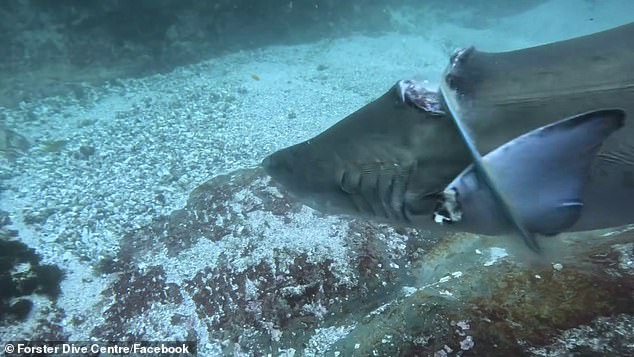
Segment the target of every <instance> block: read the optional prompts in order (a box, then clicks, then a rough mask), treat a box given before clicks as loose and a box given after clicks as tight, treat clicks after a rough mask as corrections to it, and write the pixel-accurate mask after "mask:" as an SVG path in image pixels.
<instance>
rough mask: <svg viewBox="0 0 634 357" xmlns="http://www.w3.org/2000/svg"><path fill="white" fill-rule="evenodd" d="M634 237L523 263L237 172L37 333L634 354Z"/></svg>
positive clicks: (273, 346)
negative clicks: (335, 213) (361, 216)
mask: <svg viewBox="0 0 634 357" xmlns="http://www.w3.org/2000/svg"><path fill="white" fill-rule="evenodd" d="M615 237H616V238H615ZM585 239H587V237H586V238H585ZM633 239H634V238H633V236H632V233H630V232H627V231H625V232H622V233H618V234H615V235H613V236H611V238H610V239H607V238H606V240H605V241H604V243H601V242H599V243H595V244H592V245H589V246H588V248H587V249H586V248H577V254H583V255H577V256H576V257H574V258H573V259H569V260H566V259H563V258H562V260H561V263H557V264H555V265H552V266H551V265H546V266H538V267H527V266H525V265H522V264H518V263H517V262H515V261H514V260H513V259H512V257H511V256H510V255H507V253H501V252H503V250H502V249H500V248H497V247H495V246H491V245H487V244H486V243H484V242H483V241H481V240H480V239H478V238H476V237H474V236H470V235H448V236H444V237H439V236H434V235H431V234H426V233H425V232H420V231H415V230H411V229H400V228H399V229H397V228H393V227H389V226H385V225H377V224H373V223H368V222H362V221H354V220H349V219H346V218H341V217H330V216H323V215H321V214H319V213H318V212H315V211H313V210H310V209H308V208H306V207H303V206H301V205H299V204H298V203H296V202H294V201H293V200H292V199H289V198H288V197H287V195H286V194H285V193H284V192H283V191H281V189H280V188H278V187H276V186H275V185H274V184H273V183H272V182H270V180H269V178H268V177H266V176H265V175H264V174H263V172H262V171H261V170H260V169H247V170H240V171H237V172H234V173H231V174H228V175H223V176H218V177H216V178H214V179H212V180H210V181H209V182H207V183H205V184H203V185H201V186H200V187H198V188H197V189H196V190H195V191H194V192H192V193H191V195H190V198H189V201H188V203H187V205H186V206H185V207H184V208H182V209H180V210H176V211H174V212H172V213H171V214H170V215H168V216H163V217H160V218H158V219H156V220H155V221H154V222H153V223H152V224H150V225H147V226H145V227H141V228H139V229H136V230H133V231H131V232H130V233H129V234H128V235H126V236H125V237H123V238H122V243H121V247H120V250H119V251H118V252H116V253H115V254H113V255H112V256H110V257H106V258H104V259H103V260H102V261H101V262H100V264H98V266H97V267H95V271H94V274H95V276H99V277H102V278H104V277H105V278H106V280H105V281H107V282H108V283H107V284H106V285H105V286H104V287H103V289H102V290H101V292H100V293H99V294H100V296H101V297H100V302H99V303H98V304H97V305H98V306H95V309H94V310H95V311H92V312H88V311H86V312H84V313H81V314H78V313H71V312H68V311H64V310H63V308H61V307H56V306H55V305H53V306H52V307H51V308H50V309H51V311H48V312H47V313H48V314H52V315H54V316H59V317H58V318H57V319H55V318H53V319H49V320H46V321H45V320H40V322H38V323H37V324H36V325H37V327H36V328H35V331H36V334H43V333H44V331H50V330H55V331H58V337H59V338H64V337H68V336H73V338H75V337H77V336H80V334H78V333H77V331H84V333H85V335H83V337H90V338H97V339H99V340H113V339H114V340H117V339H135V340H136V339H173V340H197V341H198V345H199V349H200V352H201V353H205V354H232V353H234V354H238V355H253V356H259V355H267V354H269V353H271V354H274V355H280V354H281V355H287V356H288V355H308V356H310V355H312V356H321V355H342V356H344V355H345V356H368V355H379V356H383V355H391V356H416V355H417V356H427V355H435V356H447V355H477V356H487V355H543V356H550V355H557V354H561V353H587V354H596V353H601V354H604V353H609V354H611V355H630V354H631V353H634V345H633V344H632V341H633V340H634V333H633V332H632V331H634V329H632V326H633V323H634V304H632V302H633V300H634V243H632V240H633ZM582 261H583V264H581V262H582ZM576 262H578V263H579V264H577V263H576ZM36 292H37V291H36ZM62 316H65V317H63V318H62ZM612 325H614V326H618V328H609V326H612Z"/></svg>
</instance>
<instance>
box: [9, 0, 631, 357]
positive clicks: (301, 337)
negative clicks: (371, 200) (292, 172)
mask: <svg viewBox="0 0 634 357" xmlns="http://www.w3.org/2000/svg"><path fill="white" fill-rule="evenodd" d="M309 3H310V4H309ZM136 4H137V5H129V4H128V5H125V4H121V3H117V2H112V3H108V2H103V3H101V4H100V5H95V4H91V5H87V4H86V3H83V2H75V1H65V2H63V3H62V2H60V3H52V2H39V1H33V2H18V1H10V2H6V3H4V4H2V5H0V20H1V21H0V22H1V23H2V25H1V26H2V27H0V29H2V30H3V31H2V33H3V35H0V43H2V44H3V47H4V49H5V51H3V52H4V53H5V56H2V57H4V59H1V58H0V71H1V72H2V73H1V75H0V77H1V78H0V106H1V110H0V153H2V158H0V213H1V214H0V226H1V227H0V244H2V246H1V248H0V269H1V270H0V286H2V288H0V294H1V298H0V341H1V342H2V343H3V344H5V343H6V342H8V341H15V340H32V341H87V340H93V341H108V340H117V341H140V340H152V341H160V340H170V341H175V340H177V341H196V345H197V347H198V353H199V354H200V355H204V356H218V355H240V356H241V355H245V356H249V355H254V356H259V355H269V354H270V355H273V356H304V355H305V356H335V355H338V356H369V355H379V356H395V355H403V356H410V355H419V356H428V355H433V356H444V355H452V356H453V355H474V356H483V355H537V356H557V355H580V354H585V355H604V354H605V355H631V354H633V353H634V333H633V332H632V331H634V315H633V313H634V311H633V309H632V306H634V305H633V304H632V302H633V301H632V300H633V299H634V298H633V296H634V295H633V292H634V238H632V237H633V236H632V235H631V233H630V231H629V227H621V228H619V229H618V230H614V229H610V230H603V231H594V232H588V233H583V234H567V235H564V236H562V237H558V238H557V239H556V240H554V241H552V242H547V243H546V244H545V246H544V250H545V251H546V253H547V254H545V256H544V257H543V258H542V259H533V258H532V256H531V255H530V254H529V253H527V252H526V250H525V247H523V246H522V245H521V242H520V241H519V240H517V241H515V240H514V239H516V238H513V239H510V238H509V239H506V240H505V239H504V237H502V238H497V239H496V238H490V237H480V236H475V235H470V234H466V233H464V234H463V233H452V234H449V233H445V234H439V233H432V232H428V231H425V230H416V229H413V228H403V227H400V226H398V225H390V224H383V223H378V222H376V221H374V220H371V219H370V220H367V219H354V218H350V217H348V216H343V215H328V214H324V213H321V212H319V211H315V210H313V209H311V208H309V207H306V206H303V205H302V204H301V203H300V201H299V200H297V199H296V198H294V197H293V195H290V194H288V192H286V190H285V188H284V187H282V186H280V185H279V184H276V183H275V182H273V181H272V180H271V179H270V178H269V177H268V176H267V175H266V174H265V173H264V172H263V170H262V169H261V167H260V162H261V161H262V159H263V158H264V157H266V156H267V155H269V154H271V153H272V152H274V151H276V150H279V149H282V148H285V147H288V146H290V145H293V144H295V143H298V142H301V141H303V140H307V139H309V138H312V137H314V136H316V135H318V134H319V133H321V132H323V131H324V130H326V129H327V128H329V127H330V126H332V125H333V124H335V123H337V122H338V121H340V120H341V119H343V118H344V117H346V116H347V115H349V114H350V113H352V112H354V111H355V110H357V109H359V108H361V107H363V106H364V105H366V104H368V103H370V102H372V101H374V100H375V99H377V98H378V97H380V96H381V95H383V94H384V93H385V92H386V91H388V90H389V89H390V88H391V87H392V86H393V85H394V83H395V82H396V81H398V80H401V79H414V80H417V81H421V82H422V83H425V86H427V87H428V88H431V89H435V88H437V86H438V84H439V81H440V80H441V74H442V73H443V71H444V69H445V68H446V66H447V64H448V63H449V57H450V55H451V54H452V53H453V52H454V50H455V49H457V48H461V47H468V46H471V45H474V46H476V48H477V49H478V50H483V51H510V50H516V49H521V48H526V47H531V46H536V45H540V44H544V43H549V42H554V41H560V40H564V39H568V38H573V37H577V36H582V35H587V34H591V33H595V32H598V31H603V30H607V29H610V28H613V27H616V26H619V25H623V24H627V23H630V22H632V20H633V19H634V16H633V15H632V14H634V12H633V11H632V10H634V9H633V7H634V5H633V4H631V3H630V2H629V1H617V0H613V1H580V0H579V1H572V0H568V1H526V2H522V4H521V5H511V3H510V2H493V1H490V2H479V3H478V4H473V2H467V1H453V2H448V3H446V2H442V3H441V2H433V1H421V2H413V1H412V2H394V1H392V2H388V1H373V2H372V3H371V4H369V3H366V2H360V1H357V2H350V3H346V4H344V5H341V4H337V3H335V2H330V1H312V2H302V1H293V2H289V1H284V2H273V3H270V4H269V5H267V6H263V5H262V4H260V3H256V2H251V3H250V2H247V1H242V2H229V1H216V2H209V3H206V4H196V3H194V2H191V3H190V2H182V3H179V4H180V5H179V4H176V3H175V2H169V1H160V2H154V3H152V2H137V3H136ZM579 75H580V76H583V75H584V73H583V72H581V73H580V74H579ZM350 135H355V133H350Z"/></svg>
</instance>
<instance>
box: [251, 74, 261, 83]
mask: <svg viewBox="0 0 634 357" xmlns="http://www.w3.org/2000/svg"><path fill="white" fill-rule="evenodd" d="M251 78H253V79H254V80H256V81H259V80H260V79H262V78H260V76H258V75H257V74H255V73H254V74H252V75H251Z"/></svg>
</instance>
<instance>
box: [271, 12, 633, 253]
mask: <svg viewBox="0 0 634 357" xmlns="http://www.w3.org/2000/svg"><path fill="white" fill-rule="evenodd" d="M632 114H634V24H628V25H624V26H621V27H617V28H614V29H611V30H607V31H603V32H599V33H595V34H592V35H588V36H583V37H579V38H574V39H570V40H566V41H560V42H556V43H551V44H546V45H542V46H537V47H533V48H527V49H521V50H517V51H511V52H503V53H486V52H480V51H477V50H476V49H474V48H468V49H464V50H460V51H457V52H456V53H455V54H454V55H453V56H452V57H451V58H450V64H449V66H448V67H447V69H446V71H445V73H443V75H442V79H441V81H440V88H439V89H438V90H430V89H426V88H424V87H423V86H422V85H421V84H420V83H417V82H415V81H411V80H402V81H399V82H397V83H396V85H395V86H393V87H392V88H391V89H390V90H389V91H388V92H387V93H385V94H384V95H382V96H381V97H379V98H378V99H377V100H375V101H373V102H371V103H369V104H367V105H366V106H364V107H363V108H361V109H359V110H358V111H356V112H355V113H352V114H351V115H349V116H348V117H346V118H344V119H343V120H341V121H340V122H338V123H337V124H335V125H334V126H332V127H331V128H329V129H327V130H326V131H324V132H323V133H321V134H319V135H317V136H316V137H314V138H312V139H309V140H307V141H305V142H302V143H299V144H296V145H293V146H291V147H288V148H285V149H282V150H279V151H277V152H275V153H273V154H271V155H270V156H268V157H267V158H265V159H264V161H263V166H264V168H265V170H266V172H267V173H268V174H269V175H270V176H271V177H272V178H273V179H274V180H275V181H277V182H278V183H279V184H281V185H282V186H284V187H285V188H286V189H287V190H288V191H289V192H290V193H291V194H292V195H294V196H295V197H297V198H298V199H299V200H300V201H302V202H303V203H305V204H307V205H308V206H311V207H313V208H315V209H317V210H320V211H323V212H326V213H332V214H345V215H352V216H357V217H365V218H369V219H373V220H377V221H381V222H387V223H391V224H399V225H407V226H413V227H420V228H426V229H432V228H433V229H441V230H442V229H450V230H458V231H467V232H473V233H482V234H493V235H496V234H502V233H506V232H508V231H509V230H511V231H514V232H517V233H519V234H520V235H521V236H522V238H523V239H524V241H525V242H526V243H527V245H528V246H529V247H530V248H531V249H533V250H535V251H539V249H540V248H539V245H538V244H537V241H536V240H535V239H534V235H535V234H539V235H554V234H557V233H559V232H576V231H587V230H594V229H600V228H610V227H618V226H622V225H627V224H631V223H634V124H628V119H627V118H628V117H630V116H632ZM632 120H634V119H632ZM502 172H507V174H503V173H502ZM509 172H510V173H511V174H508V173H509ZM536 197H538V198H539V199H536ZM439 227H440V228H439Z"/></svg>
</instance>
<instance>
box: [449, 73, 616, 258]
mask: <svg viewBox="0 0 634 357" xmlns="http://www.w3.org/2000/svg"><path fill="white" fill-rule="evenodd" d="M441 93H442V94H443V97H444V98H445V103H446V105H447V108H448V109H449V112H450V113H451V117H452V119H453V121H454V124H455V125H456V127H457V129H458V132H459V133H460V135H461V136H462V139H463V141H464V142H465V144H466V146H467V148H468V149H469V152H470V153H471V156H472V158H473V165H472V166H471V167H469V168H467V169H466V170H465V171H463V173H462V174H460V175H459V176H458V177H457V178H456V179H455V180H454V181H453V182H452V183H451V184H450V185H449V186H448V187H447V189H451V188H454V189H456V190H457V192H458V193H459V194H460V195H461V197H462V198H461V200H462V202H463V203H465V204H462V205H460V206H461V208H462V212H461V214H462V216H464V217H465V219H467V220H468V219H469V218H468V217H469V216H473V217H484V218H485V220H484V221H482V222H473V220H472V221H471V222H470V224H471V227H472V229H473V230H474V231H478V230H489V231H496V229H495V228H496V227H502V226H504V225H508V223H510V224H511V226H512V227H513V228H514V229H515V230H516V231H517V232H518V233H519V234H520V236H521V237H522V238H523V240H524V242H525V243H526V245H527V246H528V247H530V248H531V249H532V250H533V251H535V252H539V251H540V248H539V245H538V242H537V240H536V238H535V234H545V235H549V234H551V235H552V234H556V233H558V232H561V231H563V230H566V229H568V228H570V227H571V226H572V225H573V224H574V223H575V222H576V221H577V220H578V219H579V216H580V215H581V210H582V208H583V200H582V195H583V192H584V188H585V186H586V184H587V181H588V179H589V177H590V168H591V166H592V161H593V160H594V158H595V157H596V155H597V152H598V151H599V148H600V147H601V145H602V144H603V141H604V140H605V139H606V138H607V137H608V136H609V135H610V134H612V133H613V132H615V131H616V130H618V129H619V128H621V127H622V126H623V125H624V121H625V112H624V111H623V110H621V109H604V110H597V111H594V112H589V113H584V114H580V115H577V116H574V117H571V118H567V119H563V120H560V121H558V122H555V123H553V124H550V125H547V126H544V127H541V128H538V129H535V130H533V131H531V132H528V133H526V134H523V135H521V136H519V137H517V138H515V139H513V140H511V141H509V142H507V143H505V144H504V145H502V146H500V147H498V148H497V149H495V150H493V151H492V152H490V153H489V154H487V155H486V156H484V157H482V156H481V155H480V153H479V152H478V150H477V148H476V145H475V142H474V139H473V138H472V136H471V135H470V133H469V131H468V130H467V127H466V126H465V123H463V121H462V120H461V113H460V108H459V106H458V105H457V103H456V101H455V97H454V96H452V95H451V94H449V95H446V94H448V93H449V90H448V89H447V88H446V84H445V85H441ZM472 174H475V177H476V178H477V180H478V181H480V182H482V183H483V184H484V185H483V186H484V189H478V188H477V187H476V186H474V185H469V184H468V182H467V179H466V178H468V177H469V176H470V175H472ZM474 187H476V188H474ZM447 189H445V191H447ZM483 197H489V198H490V199H483ZM476 198H477V199H476ZM483 202H484V203H483ZM562 202H564V203H563V204H562ZM496 210H497V211H496ZM482 211H491V212H500V213H501V215H502V216H503V217H501V218H502V219H500V218H498V217H496V216H495V215H488V216H487V215H483V214H482V213H481V212H482Z"/></svg>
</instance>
